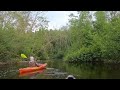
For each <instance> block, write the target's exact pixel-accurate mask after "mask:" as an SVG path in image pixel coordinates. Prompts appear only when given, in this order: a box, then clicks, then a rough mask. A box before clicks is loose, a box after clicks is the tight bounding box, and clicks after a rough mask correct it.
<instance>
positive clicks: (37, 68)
mask: <svg viewBox="0 0 120 90" xmlns="http://www.w3.org/2000/svg"><path fill="white" fill-rule="evenodd" d="M46 66H47V63H45V64H41V65H40V66H39V67H27V68H21V69H19V72H20V74H22V73H27V72H33V71H37V70H42V69H45V68H46Z"/></svg>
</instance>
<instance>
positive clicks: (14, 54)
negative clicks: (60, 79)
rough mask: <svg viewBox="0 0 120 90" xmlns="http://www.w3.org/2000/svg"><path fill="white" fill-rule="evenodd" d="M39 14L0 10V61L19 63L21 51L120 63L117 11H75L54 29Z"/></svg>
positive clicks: (119, 15)
mask: <svg viewBox="0 0 120 90" xmlns="http://www.w3.org/2000/svg"><path fill="white" fill-rule="evenodd" d="M41 13H42V12H41ZM41 13H37V14H36V15H35V16H36V17H35V18H32V17H31V15H32V14H33V12H30V11H21V12H19V11H0V62H1V63H2V62H3V64H5V63H10V62H15V63H17V62H20V61H22V59H21V57H20V54H21V53H24V54H25V55H26V56H28V57H29V55H33V56H34V57H36V59H37V60H43V61H45V60H51V61H52V60H54V59H55V60H63V61H65V62H70V63H73V62H76V63H82V62H92V63H95V62H99V63H100V62H103V63H116V64H117V63H120V57H119V56H120V12H119V11H96V12H92V13H91V12H90V11H78V16H75V15H74V14H71V15H70V20H69V23H68V25H66V26H63V27H61V28H60V29H54V30H53V29H51V30H48V28H47V25H48V21H47V20H46V18H45V17H44V16H41ZM13 17H14V18H13ZM92 17H94V18H95V20H93V19H92ZM37 20H39V21H40V22H39V23H38V21H37ZM33 21H34V22H33ZM29 22H31V23H29ZM35 26H39V27H37V28H39V29H38V31H35V32H33V29H34V27H35ZM17 59H19V60H20V61H19V60H17ZM25 62H26V61H25ZM1 63H0V64H1Z"/></svg>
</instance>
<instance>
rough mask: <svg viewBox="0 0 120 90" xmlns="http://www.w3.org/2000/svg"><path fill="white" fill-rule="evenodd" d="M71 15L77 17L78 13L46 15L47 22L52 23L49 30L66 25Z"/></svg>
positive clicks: (55, 12)
mask: <svg viewBox="0 0 120 90" xmlns="http://www.w3.org/2000/svg"><path fill="white" fill-rule="evenodd" d="M71 13H73V14H75V15H77V11H48V12H47V13H46V14H45V16H46V17H47V20H48V21H50V22H49V27H48V29H55V28H56V29H59V28H60V27H61V26H64V25H66V24H67V22H68V19H69V15H70V14H71Z"/></svg>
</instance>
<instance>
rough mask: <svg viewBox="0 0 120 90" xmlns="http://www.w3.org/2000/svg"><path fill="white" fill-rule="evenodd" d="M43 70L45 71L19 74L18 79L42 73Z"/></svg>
mask: <svg viewBox="0 0 120 90" xmlns="http://www.w3.org/2000/svg"><path fill="white" fill-rule="evenodd" d="M44 70H45V69H42V70H37V71H33V72H26V73H20V74H19V77H23V76H29V75H34V74H36V73H43V72H44Z"/></svg>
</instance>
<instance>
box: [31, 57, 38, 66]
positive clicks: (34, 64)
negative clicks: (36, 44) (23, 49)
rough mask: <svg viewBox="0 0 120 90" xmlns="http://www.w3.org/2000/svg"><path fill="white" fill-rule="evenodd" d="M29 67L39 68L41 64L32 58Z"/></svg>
mask: <svg viewBox="0 0 120 90" xmlns="http://www.w3.org/2000/svg"><path fill="white" fill-rule="evenodd" d="M29 66H30V67H35V66H39V64H38V63H37V62H36V61H35V58H34V57H33V56H30V61H29Z"/></svg>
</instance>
